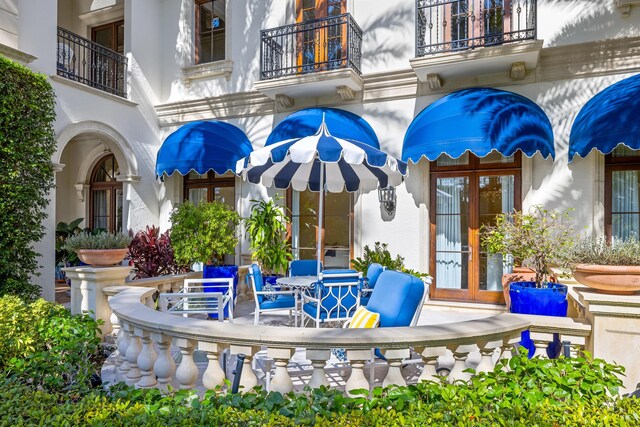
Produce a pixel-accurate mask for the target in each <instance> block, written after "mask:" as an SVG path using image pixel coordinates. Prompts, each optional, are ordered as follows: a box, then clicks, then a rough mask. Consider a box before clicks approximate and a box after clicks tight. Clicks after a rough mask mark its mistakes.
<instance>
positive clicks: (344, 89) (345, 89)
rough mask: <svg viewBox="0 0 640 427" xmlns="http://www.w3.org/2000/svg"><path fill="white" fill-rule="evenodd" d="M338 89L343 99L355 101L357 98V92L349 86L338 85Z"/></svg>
mask: <svg viewBox="0 0 640 427" xmlns="http://www.w3.org/2000/svg"><path fill="white" fill-rule="evenodd" d="M336 90H337V91H338V95H340V98H342V100H343V101H353V100H354V99H356V92H355V91H354V90H353V89H351V88H350V87H349V86H338V87H337V88H336Z"/></svg>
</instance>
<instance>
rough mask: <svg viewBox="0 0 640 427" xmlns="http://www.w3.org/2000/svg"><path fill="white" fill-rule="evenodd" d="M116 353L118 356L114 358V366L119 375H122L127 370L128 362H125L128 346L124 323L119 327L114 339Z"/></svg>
mask: <svg viewBox="0 0 640 427" xmlns="http://www.w3.org/2000/svg"><path fill="white" fill-rule="evenodd" d="M116 344H117V346H118V353H120V356H119V357H118V358H117V359H116V368H117V369H118V373H119V374H120V375H124V374H126V373H127V371H128V370H129V362H127V347H129V333H128V332H127V331H126V330H125V328H124V325H122V326H121V327H120V331H119V332H118V338H117V340H116Z"/></svg>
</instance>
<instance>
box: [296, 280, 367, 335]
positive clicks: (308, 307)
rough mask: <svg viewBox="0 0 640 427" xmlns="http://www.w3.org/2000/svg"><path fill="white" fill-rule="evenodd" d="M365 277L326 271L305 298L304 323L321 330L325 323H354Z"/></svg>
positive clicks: (303, 308) (304, 295) (303, 306)
mask: <svg viewBox="0 0 640 427" xmlns="http://www.w3.org/2000/svg"><path fill="white" fill-rule="evenodd" d="M362 280H363V279H362V273H358V272H356V271H354V270H333V271H332V270H326V271H324V272H322V273H320V275H319V276H318V282H317V283H316V285H315V287H314V289H313V290H311V291H310V292H308V293H305V294H303V296H302V298H303V301H302V302H303V305H302V320H303V325H306V320H311V321H312V322H314V323H315V327H316V328H319V327H320V325H321V324H323V323H325V322H329V321H330V322H334V321H346V320H349V319H351V317H352V316H353V314H354V313H355V311H356V309H357V308H358V306H359V305H360V289H361V287H362Z"/></svg>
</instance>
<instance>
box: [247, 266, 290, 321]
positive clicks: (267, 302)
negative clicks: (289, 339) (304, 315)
mask: <svg viewBox="0 0 640 427" xmlns="http://www.w3.org/2000/svg"><path fill="white" fill-rule="evenodd" d="M247 277H249V279H250V281H251V288H252V290H253V298H254V299H255V302H256V309H255V312H254V315H253V324H254V325H257V324H259V323H260V313H264V312H271V311H279V310H287V309H288V310H289V322H291V312H292V311H293V312H294V313H295V323H294V325H297V324H298V312H297V310H296V295H295V293H296V291H295V290H286V291H283V290H276V289H274V288H272V287H271V286H270V285H268V284H265V283H264V279H263V277H262V272H261V271H260V266H258V264H252V265H251V267H250V268H249V273H247Z"/></svg>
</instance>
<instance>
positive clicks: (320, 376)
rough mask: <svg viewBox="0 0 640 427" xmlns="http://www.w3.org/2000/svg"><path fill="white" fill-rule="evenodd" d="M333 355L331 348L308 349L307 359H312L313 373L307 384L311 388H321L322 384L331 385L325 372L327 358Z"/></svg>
mask: <svg viewBox="0 0 640 427" xmlns="http://www.w3.org/2000/svg"><path fill="white" fill-rule="evenodd" d="M330 357H331V350H320V349H307V359H309V360H310V361H311V366H313V373H312V374H311V378H310V379H309V383H307V385H308V386H309V387H311V388H319V387H320V386H323V385H324V386H327V387H328V386H329V380H327V376H326V374H325V372H324V367H325V365H326V364H327V360H329V358H330Z"/></svg>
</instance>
